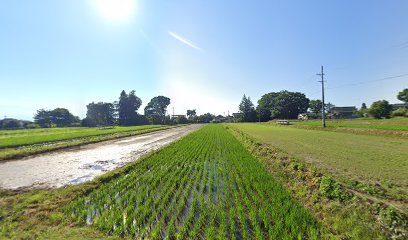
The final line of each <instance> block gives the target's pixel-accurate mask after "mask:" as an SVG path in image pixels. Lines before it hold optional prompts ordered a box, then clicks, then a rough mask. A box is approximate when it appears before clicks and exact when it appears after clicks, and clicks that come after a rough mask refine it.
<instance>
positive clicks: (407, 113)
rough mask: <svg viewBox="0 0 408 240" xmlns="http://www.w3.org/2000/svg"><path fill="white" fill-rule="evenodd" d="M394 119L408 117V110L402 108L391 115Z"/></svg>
mask: <svg viewBox="0 0 408 240" xmlns="http://www.w3.org/2000/svg"><path fill="white" fill-rule="evenodd" d="M391 115H392V116H393V117H408V110H407V109H406V108H404V107H400V108H398V109H397V110H395V111H393V112H392V113H391Z"/></svg>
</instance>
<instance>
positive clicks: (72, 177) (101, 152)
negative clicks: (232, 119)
mask: <svg viewBox="0 0 408 240" xmlns="http://www.w3.org/2000/svg"><path fill="white" fill-rule="evenodd" d="M201 126H202V125H198V124H195V125H189V126H184V127H179V128H172V129H168V130H163V131H158V132H153V133H148V134H143V135H138V136H133V137H126V138H121V139H115V140H109V141H105V142H100V143H95V144H88V145H83V146H79V147H73V148H68V149H64V150H58V151H55V152H50V153H46V154H41V155H35V156H31V157H26V158H23V159H18V160H8V161H2V162H0V176H1V177H0V188H3V189H22V188H48V187H62V186H65V185H69V184H78V183H81V182H84V181H89V180H92V179H93V178H95V177H96V176H99V175H101V174H104V173H105V172H107V171H111V170H113V169H115V168H118V167H120V166H123V165H125V164H126V163H129V162H131V161H134V160H136V159H138V158H140V157H141V156H143V155H145V154H147V153H148V152H150V151H153V150H156V149H158V148H160V147H163V146H164V145H167V144H169V143H171V142H173V141H175V140H177V139H179V138H181V137H183V136H185V135H187V134H188V133H191V132H193V131H195V130H197V129H199V128H200V127H201Z"/></svg>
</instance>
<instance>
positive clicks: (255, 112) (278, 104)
mask: <svg viewBox="0 0 408 240" xmlns="http://www.w3.org/2000/svg"><path fill="white" fill-rule="evenodd" d="M397 98H398V99H399V100H400V101H402V102H404V103H405V104H408V89H404V90H402V91H401V92H399V93H398V95H397ZM322 105H323V104H322V101H321V100H319V99H316V100H310V99H308V98H307V97H306V95H305V94H303V93H300V92H289V91H280V92H270V93H267V94H264V95H262V97H261V99H259V100H258V106H257V107H256V108H255V106H254V104H253V103H252V101H251V99H250V97H247V96H246V95H245V94H244V96H243V97H242V100H241V102H240V104H239V111H240V119H239V120H240V121H241V122H256V121H261V122H266V121H269V120H272V119H296V118H297V116H298V115H299V114H300V113H305V112H307V111H309V112H311V113H314V114H316V115H317V114H320V113H321V112H322V109H323V108H322ZM333 107H334V105H333V104H331V103H327V104H325V112H326V113H331V110H332V109H333ZM354 116H355V117H373V118H390V117H397V116H405V117H408V110H407V106H404V107H400V108H398V109H394V107H393V106H392V105H391V104H390V103H389V102H388V101H386V100H379V101H375V102H374V103H372V105H371V106H370V107H369V108H367V106H366V104H365V103H363V104H362V106H361V108H360V110H358V111H356V112H355V113H354Z"/></svg>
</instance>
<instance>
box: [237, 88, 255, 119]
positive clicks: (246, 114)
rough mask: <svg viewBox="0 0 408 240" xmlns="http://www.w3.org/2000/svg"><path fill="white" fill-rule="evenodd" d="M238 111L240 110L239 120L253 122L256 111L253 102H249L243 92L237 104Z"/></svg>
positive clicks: (248, 98) (249, 99)
mask: <svg viewBox="0 0 408 240" xmlns="http://www.w3.org/2000/svg"><path fill="white" fill-rule="evenodd" d="M239 111H240V112H241V118H240V121H241V122H255V121H256V112H255V108H254V104H253V103H252V102H251V98H250V97H246V96H245V94H244V96H243V97H242V100H241V103H240V104H239Z"/></svg>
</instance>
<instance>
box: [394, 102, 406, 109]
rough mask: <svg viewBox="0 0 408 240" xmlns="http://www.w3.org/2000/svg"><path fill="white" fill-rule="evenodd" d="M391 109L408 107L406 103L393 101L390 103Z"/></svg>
mask: <svg viewBox="0 0 408 240" xmlns="http://www.w3.org/2000/svg"><path fill="white" fill-rule="evenodd" d="M391 106H392V110H397V109H398V108H406V109H408V103H394V104H391Z"/></svg>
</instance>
